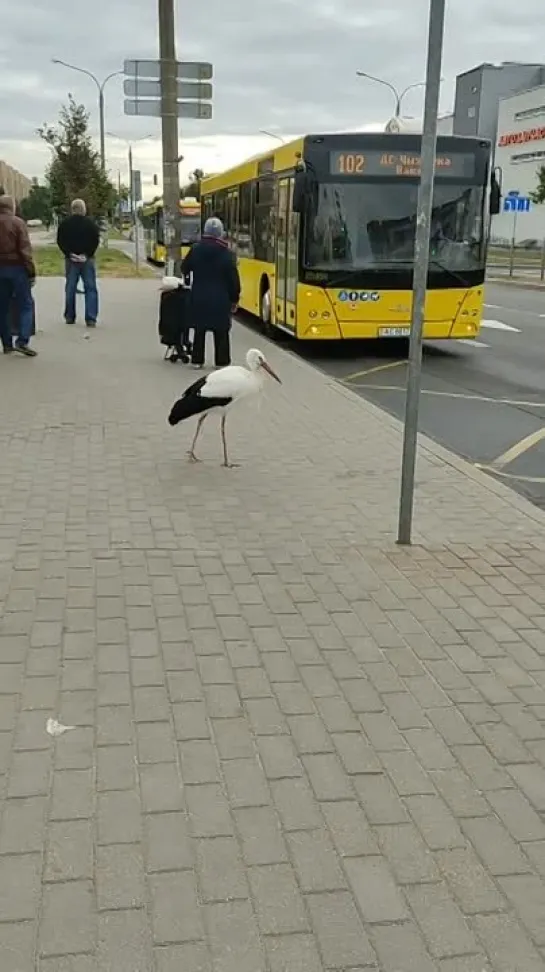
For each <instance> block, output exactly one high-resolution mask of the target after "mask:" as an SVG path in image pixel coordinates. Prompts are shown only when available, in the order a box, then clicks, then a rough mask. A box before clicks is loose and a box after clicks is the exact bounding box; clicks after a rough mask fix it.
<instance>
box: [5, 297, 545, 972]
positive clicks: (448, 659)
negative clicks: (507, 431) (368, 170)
mask: <svg viewBox="0 0 545 972" xmlns="http://www.w3.org/2000/svg"><path fill="white" fill-rule="evenodd" d="M156 286H157V285H156V282H142V283H126V282H122V281H112V282H110V281H108V282H104V283H103V298H104V327H103V328H102V327H101V328H99V329H98V330H97V332H96V334H95V333H93V334H92V335H91V336H90V337H89V335H88V334H87V333H85V331H84V329H83V328H81V327H79V328H78V327H76V328H73V329H70V330H69V331H66V330H65V329H64V326H63V325H62V324H61V323H59V322H57V321H56V320H55V315H56V310H57V308H59V307H60V296H61V294H60V282H58V281H43V282H40V284H39V286H38V288H37V295H38V309H39V323H40V325H41V328H42V333H39V334H38V336H37V340H36V345H37V347H38V349H39V351H40V356H39V357H38V358H37V359H36V360H35V361H27V360H19V359H18V360H16V361H15V360H13V358H6V359H4V360H3V361H2V360H0V399H1V402H2V412H3V416H4V421H3V422H2V427H1V429H0V619H1V620H0V801H1V808H2V817H1V824H0V969H1V970H2V972H181V970H183V972H288V970H289V972H326V970H327V972H364V970H371V969H374V970H376V972H543V969H544V968H545V818H544V814H545V521H544V519H543V517H542V515H541V514H540V513H539V512H538V511H535V510H532V509H531V508H530V507H529V506H526V505H525V503H524V502H523V501H522V500H519V499H517V498H516V497H515V496H514V495H513V494H511V493H509V492H507V491H506V490H504V489H503V488H502V487H500V486H496V485H495V484H493V483H492V482H491V481H488V480H485V479H484V478H482V477H481V476H480V475H479V474H476V473H473V472H472V471H471V470H469V468H468V467H465V466H464V464H463V463H461V462H460V461H459V460H455V459H454V458H453V457H449V456H448V455H447V454H446V453H443V452H442V450H440V449H438V448H437V447H435V446H433V445H432V444H431V443H428V442H426V441H425V440H424V441H423V442H422V443H421V451H420V457H419V466H418V483H417V508H416V537H415V541H416V542H415V545H414V546H413V547H412V548H410V549H407V550H406V549H400V548H397V547H396V546H395V544H394V530H395V520H396V504H397V494H398V480H399V463H400V430H399V428H398V426H397V425H396V423H395V422H394V421H393V420H391V419H389V418H388V417H387V416H385V415H383V414H382V413H380V412H378V411H377V410H375V409H374V408H372V407H371V406H369V405H367V404H365V403H363V402H362V401H360V400H358V399H356V398H355V397H354V396H352V394H351V393H350V392H348V391H345V390H344V389H342V388H340V387H339V386H338V385H336V384H334V383H333V382H332V381H331V380H329V379H328V378H326V377H324V376H323V375H321V374H319V373H318V372H315V371H313V370H312V369H311V368H310V367H309V366H307V365H305V364H303V363H302V362H300V361H299V360H298V359H297V358H296V357H294V356H291V355H289V354H286V353H285V352H284V351H283V350H282V349H280V348H277V347H274V346H273V345H266V344H264V342H263V340H262V339H261V338H259V337H257V336H255V335H253V334H251V333H250V332H248V331H247V330H245V329H243V328H241V327H236V328H235V331H234V334H233V342H234V354H235V357H236V359H237V360H241V359H242V357H243V354H244V352H245V351H246V349H247V348H248V347H249V346H250V345H253V344H258V346H259V345H260V346H261V347H266V350H267V353H268V354H269V355H270V359H271V362H272V364H273V365H274V367H275V368H277V370H278V372H279V373H280V375H281V377H282V379H283V382H284V384H283V386H282V388H277V387H273V386H272V383H271V386H270V387H268V388H267V392H266V396H265V397H264V400H263V401H261V402H255V403H251V404H250V403H248V404H247V406H246V407H245V408H244V407H242V406H241V407H240V410H239V411H238V414H237V412H236V411H235V410H234V411H233V414H232V416H230V418H229V420H228V432H229V433H230V434H231V442H232V449H233V452H234V453H236V457H237V458H240V460H241V461H242V462H243V465H242V467H241V468H240V469H237V470H225V469H222V468H220V458H221V457H220V442H219V432H218V429H217V427H216V420H215V419H210V422H209V423H208V425H207V426H205V433H204V435H203V441H202V445H201V450H202V456H203V458H204V459H205V463H203V465H202V466H190V465H187V464H186V462H185V456H184V452H185V449H186V448H187V444H188V442H189V436H190V434H191V431H192V429H191V427H190V426H189V425H188V426H187V427H183V426H182V427H180V428H178V429H176V430H175V431H173V430H171V429H169V428H168V427H167V425H166V414H167V409H168V408H169V406H170V404H171V403H172V401H173V400H174V398H175V397H177V395H178V394H179V391H180V389H181V388H182V387H183V385H184V382H186V381H187V380H188V376H187V373H186V371H185V370H184V369H183V368H182V367H181V366H176V367H174V366H172V365H170V364H167V363H163V362H162V361H161V355H160V349H159V347H158V345H157V341H156V318H157V297H158V295H157V290H156ZM49 717H54V718H56V719H58V720H59V721H60V722H62V723H64V724H65V725H68V726H73V727H74V728H73V729H71V730H70V731H68V732H66V733H65V734H64V735H62V736H59V737H56V738H53V737H51V736H49V735H48V734H47V733H46V731H45V725H46V720H47V719H48V718H49Z"/></svg>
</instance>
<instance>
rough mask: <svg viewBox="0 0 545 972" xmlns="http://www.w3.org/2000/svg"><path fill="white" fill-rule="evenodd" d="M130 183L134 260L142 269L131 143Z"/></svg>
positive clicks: (130, 146)
mask: <svg viewBox="0 0 545 972" xmlns="http://www.w3.org/2000/svg"><path fill="white" fill-rule="evenodd" d="M129 184H130V192H131V210H132V212H131V216H132V231H133V236H134V262H135V265H136V269H137V270H139V269H140V237H139V234H138V213H137V199H136V179H135V178H134V169H133V164H132V145H130V144H129Z"/></svg>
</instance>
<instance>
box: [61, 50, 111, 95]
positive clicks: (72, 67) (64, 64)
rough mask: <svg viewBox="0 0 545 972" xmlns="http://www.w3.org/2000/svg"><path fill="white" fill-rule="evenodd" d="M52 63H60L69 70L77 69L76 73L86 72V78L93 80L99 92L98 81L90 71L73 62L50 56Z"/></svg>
mask: <svg viewBox="0 0 545 972" xmlns="http://www.w3.org/2000/svg"><path fill="white" fill-rule="evenodd" d="M52 63H53V64H62V66H63V67H65V68H70V70H71V71H77V72H78V74H86V75H87V77H88V78H91V80H92V81H94V82H95V84H96V86H97V88H98V90H99V92H100V91H101V86H100V81H99V80H98V78H97V77H96V76H95V75H94V74H93V73H92V72H91V71H87V69H86V68H81V67H76V65H75V64H68V61H61V60H60V58H58V57H54V58H52Z"/></svg>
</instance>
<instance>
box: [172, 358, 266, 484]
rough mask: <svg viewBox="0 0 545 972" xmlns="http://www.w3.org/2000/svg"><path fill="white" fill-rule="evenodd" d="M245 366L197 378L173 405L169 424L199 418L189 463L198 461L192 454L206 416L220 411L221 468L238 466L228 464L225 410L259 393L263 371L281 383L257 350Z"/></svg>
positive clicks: (231, 366)
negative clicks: (196, 416)
mask: <svg viewBox="0 0 545 972" xmlns="http://www.w3.org/2000/svg"><path fill="white" fill-rule="evenodd" d="M246 365H247V367H246V368H243V367H242V366H241V365H229V366H228V367H227V368H219V370H218V371H213V372H212V373H211V374H209V375H207V376H206V377H205V378H199V379H198V381H195V382H194V383H193V384H192V385H190V386H189V388H186V390H185V391H184V393H183V395H182V397H181V398H179V399H178V401H177V402H175V403H174V405H173V406H172V409H171V412H170V415H169V417H168V421H169V424H170V425H178V422H183V420H184V419H187V418H191V416H192V415H199V416H200V418H199V421H198V422H197V429H196V432H195V436H194V438H193V442H192V443H191V448H190V450H189V452H188V456H189V460H190V462H200V459H198V458H197V456H196V455H195V446H196V444H197V439H198V437H199V433H200V431H201V429H202V426H203V423H204V420H205V419H206V417H207V415H209V414H210V412H214V411H219V412H221V440H222V443H223V465H224V466H225V467H227V468H228V469H229V468H232V467H233V466H237V465H238V463H235V462H229V458H228V455H227V442H226V439H225V419H226V416H227V409H228V408H229V407H230V406H231V405H234V403H235V402H238V401H240V400H241V399H243V398H247V397H248V396H249V395H255V394H256V393H257V392H260V391H262V389H263V384H264V381H265V376H264V372H267V374H269V375H270V376H271V378H274V379H275V381H277V382H278V384H282V382H281V381H280V378H279V377H278V375H277V374H275V373H274V371H273V369H272V368H271V366H270V364H269V363H268V362H267V360H266V359H265V355H264V354H262V352H261V351H257V350H256V349H255V348H252V349H251V350H250V351H248V354H247V355H246Z"/></svg>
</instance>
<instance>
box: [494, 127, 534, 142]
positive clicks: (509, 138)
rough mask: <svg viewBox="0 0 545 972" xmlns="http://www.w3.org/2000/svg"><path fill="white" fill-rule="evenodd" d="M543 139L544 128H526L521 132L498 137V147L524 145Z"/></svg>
mask: <svg viewBox="0 0 545 972" xmlns="http://www.w3.org/2000/svg"><path fill="white" fill-rule="evenodd" d="M544 138H545V127H544V128H527V129H526V130H525V131H523V132H509V133H508V134H506V135H500V137H499V140H498V145H500V146H501V145H525V144H526V142H540V141H541V139H544Z"/></svg>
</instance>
